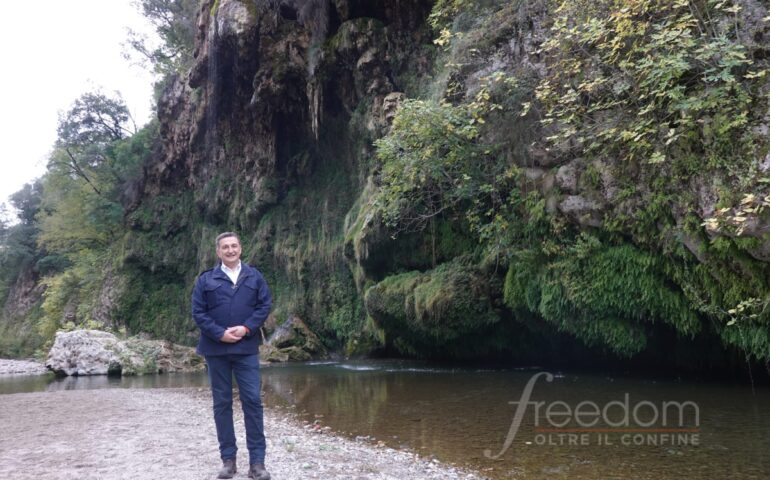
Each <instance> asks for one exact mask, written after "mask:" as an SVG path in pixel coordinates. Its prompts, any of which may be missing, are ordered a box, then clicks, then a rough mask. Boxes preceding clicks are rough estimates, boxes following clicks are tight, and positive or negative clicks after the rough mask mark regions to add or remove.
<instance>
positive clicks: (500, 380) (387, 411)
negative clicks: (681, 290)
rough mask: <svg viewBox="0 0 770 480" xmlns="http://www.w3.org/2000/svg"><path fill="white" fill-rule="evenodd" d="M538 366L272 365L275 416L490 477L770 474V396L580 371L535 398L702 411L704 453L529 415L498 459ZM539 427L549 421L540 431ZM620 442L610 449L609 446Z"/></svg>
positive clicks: (71, 384) (140, 382) (539, 389)
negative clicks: (544, 434) (574, 430)
mask: <svg viewBox="0 0 770 480" xmlns="http://www.w3.org/2000/svg"><path fill="white" fill-rule="evenodd" d="M538 371H539V369H523V370H483V371H482V370H474V369H449V368H435V367H433V366H431V365H428V364H421V363H409V362H386V361H383V362H372V361H369V362H344V363H336V362H317V363H311V364H295V365H284V366H271V367H267V368H264V369H263V385H264V392H265V403H266V405H267V406H268V408H284V407H286V408H292V410H293V411H296V412H298V413H299V414H300V415H301V416H304V418H305V419H307V420H308V421H316V420H318V421H320V422H321V423H322V425H325V426H329V427H331V428H332V430H333V431H335V432H338V433H342V434H345V435H349V436H371V437H373V438H375V439H377V440H382V441H384V442H385V443H387V444H388V445H390V446H394V447H402V448H409V449H412V450H414V451H417V452H419V453H421V454H423V455H427V456H435V457H437V458H439V459H440V460H443V461H448V462H454V463H458V464H462V465H467V466H471V467H474V468H477V469H479V470H482V471H483V472H484V473H485V474H486V475H489V476H490V477H491V478H494V479H517V478H526V479H546V478H548V479H550V478H564V479H567V478H569V479H597V478H602V479H604V478H634V479H654V480H663V479H668V478H671V479H673V478H677V479H696V478H697V479H699V478H734V479H755V478H756V479H764V478H770V458H769V455H770V436H768V435H767V433H768V432H770V389H767V388H758V389H757V391H756V393H755V394H752V391H751V388H750V387H749V386H739V385H720V384H703V383H701V384H696V383H676V382H669V381H662V382H656V381H651V380H636V379H623V378H608V377H602V376H590V375H589V376H585V375H574V374H558V375H554V377H555V378H554V379H553V381H552V382H550V383H546V382H544V381H542V382H541V383H538V384H537V385H536V387H535V388H534V390H533V393H532V400H533V401H538V402H545V404H550V403H553V402H564V404H566V405H569V406H572V407H573V408H574V407H575V406H576V405H578V404H580V403H581V402H585V401H591V402H594V403H596V404H598V405H606V404H608V403H609V402H613V401H624V399H625V398H626V395H627V396H628V397H627V398H628V399H629V400H628V402H629V403H631V404H635V403H639V402H649V404H652V405H661V404H662V402H687V401H690V402H694V404H697V406H698V409H699V425H698V436H699V444H698V445H691V444H686V445H676V444H672V443H671V442H667V443H663V444H661V443H656V444H652V443H650V442H647V443H644V444H640V445H635V444H633V443H631V444H629V445H623V444H622V443H621V442H620V438H621V437H620V434H618V435H615V436H614V437H612V438H611V440H614V441H611V442H607V441H605V442H604V443H602V444H600V443H599V434H598V433H596V432H591V433H590V434H588V435H589V437H588V438H589V442H588V444H587V445H580V444H570V442H561V443H560V441H559V439H558V437H554V438H555V440H554V439H548V441H546V442H543V443H542V444H539V443H538V442H537V441H536V438H537V437H536V436H537V435H538V430H537V428H538V426H537V425H535V418H534V414H533V410H532V408H530V409H529V410H528V411H527V412H526V414H525V415H524V418H523V422H522V424H521V427H520V429H519V430H518V432H517V435H516V437H515V439H514V441H513V443H512V445H511V447H510V449H508V450H507V451H506V452H505V453H504V454H503V455H502V456H501V457H500V459H499V460H490V459H489V458H486V457H485V456H484V454H483V452H484V450H487V449H488V450H491V451H492V452H493V453H497V452H499V451H500V450H501V449H502V447H503V442H504V440H505V438H506V435H508V433H509V430H510V428H511V422H512V420H513V417H514V413H515V411H516V407H517V406H516V405H514V404H511V403H510V402H515V401H518V400H519V399H520V397H521V394H522V391H523V390H524V389H525V385H526V384H527V382H528V381H529V380H530V379H531V377H532V375H533V374H534V373H536V372H538ZM114 387H119V388H163V387H171V388H174V387H202V388H207V387H208V380H207V378H206V375H205V373H199V374H165V375H152V376H144V377H125V378H114V377H106V376H99V377H79V378H75V377H71V378H64V379H54V378H53V377H52V376H41V377H16V378H10V379H9V378H0V393H16V392H22V391H51V390H63V389H89V388H91V389H93V388H114ZM540 426H542V425H540ZM608 443H611V444H608Z"/></svg>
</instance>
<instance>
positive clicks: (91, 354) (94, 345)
mask: <svg viewBox="0 0 770 480" xmlns="http://www.w3.org/2000/svg"><path fill="white" fill-rule="evenodd" d="M45 366H46V367H47V368H48V369H49V370H51V371H53V372H54V373H56V374H57V375H77V376H81V375H107V374H122V375H142V374H145V373H164V372H182V371H184V372H190V371H198V370H203V369H204V368H205V364H204V362H203V359H202V358H201V357H200V356H198V355H197V354H196V353H195V351H194V349H192V348H190V347H183V346H180V345H175V344H173V343H170V342H166V341H161V340H147V339H141V338H136V337H135V338H129V339H127V340H120V339H119V338H118V337H116V336H115V335H113V334H111V333H109V332H103V331H100V330H75V331H72V332H58V333H57V334H56V339H55V340H54V345H53V347H51V350H50V352H49V353H48V359H47V360H46V363H45Z"/></svg>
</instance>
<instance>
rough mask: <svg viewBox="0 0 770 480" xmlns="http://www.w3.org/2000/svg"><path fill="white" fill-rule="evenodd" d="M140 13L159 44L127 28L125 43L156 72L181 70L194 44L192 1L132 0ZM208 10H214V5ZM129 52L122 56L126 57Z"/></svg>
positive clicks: (188, 62)
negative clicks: (157, 38)
mask: <svg viewBox="0 0 770 480" xmlns="http://www.w3.org/2000/svg"><path fill="white" fill-rule="evenodd" d="M134 3H135V4H136V5H137V6H138V7H139V9H140V10H141V12H142V14H143V15H144V16H145V17H146V18H147V20H149V21H150V23H151V24H152V25H153V27H155V31H156V32H157V34H158V36H160V39H161V42H162V44H161V45H154V44H153V42H151V41H149V40H148V39H147V37H146V36H145V35H143V34H141V33H138V32H135V31H133V30H129V32H128V39H127V40H126V45H127V46H128V47H130V48H131V49H132V50H133V51H134V52H136V53H138V54H139V55H140V56H141V57H142V59H143V60H145V61H149V62H150V64H151V65H152V66H153V68H154V70H155V72H156V73H160V74H162V75H170V74H173V73H175V72H184V71H185V70H186V69H187V68H189V66H190V65H191V63H192V60H193V50H194V47H195V32H196V28H195V27H196V22H195V19H196V15H197V13H198V7H199V2H197V1H195V0H135V2H134ZM212 10H214V11H216V10H215V9H214V8H212ZM130 54H131V52H125V53H124V56H126V57H130Z"/></svg>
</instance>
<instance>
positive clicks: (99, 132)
mask: <svg viewBox="0 0 770 480" xmlns="http://www.w3.org/2000/svg"><path fill="white" fill-rule="evenodd" d="M129 125H131V127H132V129H129ZM135 131H136V125H135V124H134V122H133V118H131V114H130V113H129V111H128V108H127V107H126V105H125V104H124V103H123V99H122V98H121V97H120V95H118V96H117V98H109V97H107V96H106V95H104V94H103V93H100V92H89V93H84V94H83V95H81V96H80V97H79V98H78V99H77V100H75V102H74V103H73V104H72V108H70V110H68V111H67V113H66V114H64V115H62V116H60V118H59V127H58V129H57V133H58V136H59V138H58V140H57V141H56V151H55V152H54V154H53V155H52V156H51V160H50V162H49V167H51V168H50V169H52V170H61V169H63V170H65V171H67V172H68V173H69V174H70V175H71V176H74V177H79V178H81V179H83V180H84V181H85V182H86V183H88V184H89V185H90V187H91V188H92V189H93V190H94V192H96V193H97V194H98V195H101V194H102V191H101V189H100V187H99V186H98V183H99V182H98V181H97V180H95V178H94V177H95V176H96V175H97V170H108V171H109V168H106V169H103V168H100V167H102V166H107V167H109V165H108V163H109V162H108V161H107V160H108V156H109V152H108V150H109V148H110V147H111V146H112V145H113V144H114V143H115V142H117V141H119V140H123V139H125V138H126V137H128V136H129V135H132V134H133V133H135Z"/></svg>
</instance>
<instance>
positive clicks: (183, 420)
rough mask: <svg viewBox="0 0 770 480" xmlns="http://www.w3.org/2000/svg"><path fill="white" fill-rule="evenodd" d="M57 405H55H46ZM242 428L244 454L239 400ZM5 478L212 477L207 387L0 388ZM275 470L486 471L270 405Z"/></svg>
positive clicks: (344, 474)
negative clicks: (328, 427) (340, 431)
mask: <svg viewBox="0 0 770 480" xmlns="http://www.w3.org/2000/svg"><path fill="white" fill-rule="evenodd" d="M53 410H55V411H56V412H57V414H56V415H50V412H51V411H53ZM234 410H235V412H236V434H237V436H238V438H239V439H240V442H241V447H242V452H243V453H242V454H241V455H240V457H239V458H238V474H237V475H236V477H235V478H246V472H247V471H248V459H247V455H246V454H245V448H243V447H244V445H243V441H244V440H243V439H244V438H245V434H244V430H243V428H244V427H243V418H242V414H241V413H240V412H241V409H240V405H235V408H234ZM0 423H2V425H3V427H4V434H3V435H2V436H0V478H13V479H16V480H26V479H30V480H31V479H36V480H37V479H40V478H57V479H78V480H79V479H83V478H99V479H102V480H117V479H132V480H149V479H158V478H167V479H178V478H189V479H209V478H211V479H213V478H215V477H216V472H217V470H218V468H219V466H220V460H219V452H218V448H217V441H216V433H215V431H214V422H213V420H212V418H211V406H210V396H209V393H208V391H203V390H190V389H152V390H150V389H148V390H133V389H118V388H116V389H101V390H69V391H59V392H47V393H22V394H14V395H0ZM265 431H266V434H267V459H266V466H267V468H268V470H269V471H270V473H271V474H272V477H273V478H274V479H276V480H280V479H283V480H292V479H305V478H308V479H309V478H324V479H356V480H375V479H383V480H384V479H399V480H400V479H426V480H427V479H442V480H452V479H468V480H476V479H481V478H483V477H481V476H480V475H478V474H475V473H473V472H467V471H463V470H460V469H457V468H454V467H452V466H448V465H443V464H440V463H438V462H436V461H431V460H427V459H423V458H420V457H418V456H416V455H415V454H412V453H409V452H405V451H398V450H392V449H389V448H385V447H382V446H380V445H379V444H377V445H372V444H370V443H368V442H363V441H355V440H350V439H346V438H342V437H337V436H334V435H330V434H328V433H324V432H323V431H322V430H320V429H315V428H313V426H307V427H303V426H302V425H300V424H299V423H297V422H296V421H295V420H293V419H292V418H290V417H286V416H283V415H281V414H278V413H277V412H275V411H273V410H271V409H269V408H268V409H266V414H265Z"/></svg>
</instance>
